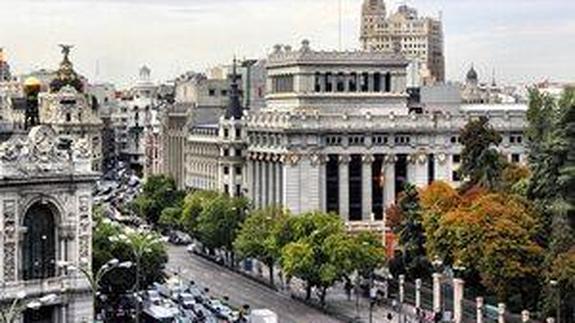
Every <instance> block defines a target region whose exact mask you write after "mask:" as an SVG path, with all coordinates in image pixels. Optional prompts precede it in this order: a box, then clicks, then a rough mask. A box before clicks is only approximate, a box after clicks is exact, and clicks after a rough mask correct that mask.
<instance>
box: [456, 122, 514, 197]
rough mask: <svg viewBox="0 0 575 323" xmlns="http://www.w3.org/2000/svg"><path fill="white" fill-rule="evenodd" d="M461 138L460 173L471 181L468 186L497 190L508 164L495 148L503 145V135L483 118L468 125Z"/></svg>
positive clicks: (462, 131)
mask: <svg viewBox="0 0 575 323" xmlns="http://www.w3.org/2000/svg"><path fill="white" fill-rule="evenodd" d="M460 137H461V143H462V144H463V151H462V152H461V157H462V162H461V168H460V169H459V172H460V174H461V175H462V176H463V177H464V178H468V179H469V183H468V186H474V185H479V186H482V187H486V188H488V189H491V190H495V189H497V188H498V187H499V180H500V177H501V172H502V170H503V168H504V167H505V163H506V162H505V160H504V159H503V158H502V156H501V155H500V154H499V152H498V151H497V150H496V149H495V148H494V146H498V145H499V144H500V143H501V140H502V138H501V135H500V134H499V133H498V132H497V131H495V129H493V128H492V127H490V126H489V119H488V118H487V117H483V116H482V117H479V119H477V120H472V121H470V122H469V123H467V125H465V127H464V128H463V129H462V130H461V133H460Z"/></svg>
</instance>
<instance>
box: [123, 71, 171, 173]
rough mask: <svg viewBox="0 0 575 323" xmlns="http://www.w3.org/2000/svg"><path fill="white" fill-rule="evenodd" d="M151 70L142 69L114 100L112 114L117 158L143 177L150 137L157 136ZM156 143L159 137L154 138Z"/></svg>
mask: <svg viewBox="0 0 575 323" xmlns="http://www.w3.org/2000/svg"><path fill="white" fill-rule="evenodd" d="M150 73H151V70H150V69H149V68H148V67H147V66H142V67H141V68H140V71H139V78H138V80H137V81H136V82H135V83H134V84H133V85H132V86H131V87H130V88H129V89H128V90H126V91H124V92H123V93H122V94H121V95H120V98H119V100H118V109H116V111H115V112H114V113H113V114H112V122H113V124H114V128H115V132H116V140H117V143H118V151H119V158H120V159H121V160H123V161H125V162H126V163H128V165H129V166H130V167H131V168H132V169H134V170H135V171H136V172H137V173H139V174H141V175H143V174H144V171H145V169H146V164H147V160H148V155H147V152H148V151H147V148H146V147H147V146H148V144H154V142H150V138H152V139H153V138H155V137H154V136H153V134H154V133H155V134H158V133H159V129H160V121H159V118H158V109H159V106H160V101H161V100H160V99H159V98H158V86H157V85H155V84H154V83H152V82H151V80H150ZM156 140H157V141H159V137H158V138H156Z"/></svg>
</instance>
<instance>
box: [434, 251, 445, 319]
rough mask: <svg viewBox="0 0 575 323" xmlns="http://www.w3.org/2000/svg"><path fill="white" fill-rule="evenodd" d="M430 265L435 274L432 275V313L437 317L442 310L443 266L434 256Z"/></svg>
mask: <svg viewBox="0 0 575 323" xmlns="http://www.w3.org/2000/svg"><path fill="white" fill-rule="evenodd" d="M431 264H432V265H433V268H434V269H435V272H434V273H433V312H434V313H435V315H439V313H441V311H442V309H443V308H444V306H442V302H441V299H442V295H441V294H442V293H441V290H442V284H441V278H442V274H441V268H442V266H443V261H442V260H441V258H439V256H437V255H436V256H435V257H434V258H433V261H432V262H431Z"/></svg>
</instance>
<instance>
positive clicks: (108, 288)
mask: <svg viewBox="0 0 575 323" xmlns="http://www.w3.org/2000/svg"><path fill="white" fill-rule="evenodd" d="M99 213H100V212H99V211H98V208H95V212H94V226H93V237H92V249H93V253H92V269H93V270H94V274H96V271H98V269H99V268H101V267H102V266H103V265H104V264H105V263H107V262H108V261H110V260H111V259H118V260H120V261H131V262H132V263H134V264H139V266H133V267H132V268H130V269H115V270H113V271H111V272H110V273H108V274H107V275H106V276H104V277H103V279H102V281H101V284H100V286H101V292H102V293H104V294H106V295H107V296H108V298H109V301H110V304H114V303H115V301H116V300H117V299H118V297H119V296H120V295H122V294H124V293H125V292H126V291H127V290H136V289H138V285H139V286H148V285H149V284H151V283H153V282H155V281H162V279H163V269H164V265H165V264H166V262H167V261H168V256H167V252H166V250H165V246H164V244H163V243H161V241H160V240H159V237H158V236H157V235H156V234H153V233H150V232H141V231H135V230H133V229H130V228H127V227H124V226H122V225H120V224H118V223H115V222H112V221H110V220H109V219H105V218H103V217H101V216H100V215H99ZM140 242H146V243H145V244H144V243H140ZM134 250H139V251H138V252H137V253H135V252H134ZM138 258H139V259H138Z"/></svg>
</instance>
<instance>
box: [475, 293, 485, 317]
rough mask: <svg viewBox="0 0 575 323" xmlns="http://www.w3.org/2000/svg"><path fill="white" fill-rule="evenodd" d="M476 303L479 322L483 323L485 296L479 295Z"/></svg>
mask: <svg viewBox="0 0 575 323" xmlns="http://www.w3.org/2000/svg"><path fill="white" fill-rule="evenodd" d="M475 304H476V305H477V323H483V297H477V298H476V299H475Z"/></svg>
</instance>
